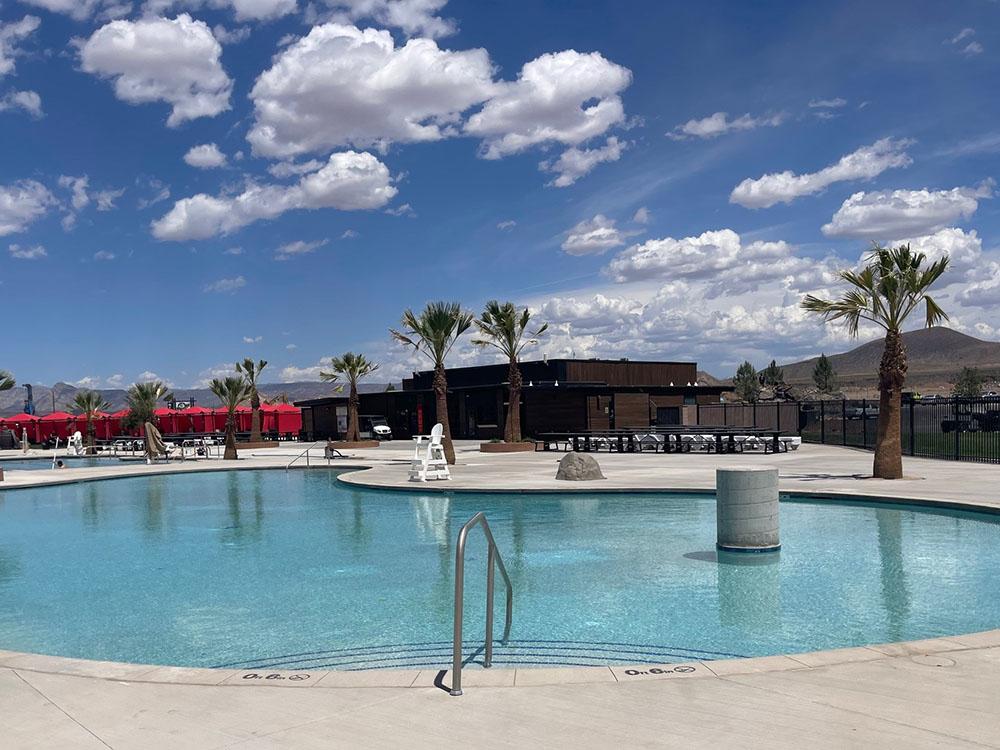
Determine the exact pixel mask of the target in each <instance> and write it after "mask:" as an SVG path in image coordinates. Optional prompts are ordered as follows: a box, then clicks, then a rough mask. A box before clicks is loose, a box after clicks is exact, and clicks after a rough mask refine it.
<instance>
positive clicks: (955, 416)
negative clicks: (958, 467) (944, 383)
mask: <svg viewBox="0 0 1000 750" xmlns="http://www.w3.org/2000/svg"><path fill="white" fill-rule="evenodd" d="M951 413H952V415H953V419H954V420H955V460H956V461H957V460H958V457H959V454H960V452H961V449H960V440H959V431H958V399H957V398H953V399H952V400H951Z"/></svg>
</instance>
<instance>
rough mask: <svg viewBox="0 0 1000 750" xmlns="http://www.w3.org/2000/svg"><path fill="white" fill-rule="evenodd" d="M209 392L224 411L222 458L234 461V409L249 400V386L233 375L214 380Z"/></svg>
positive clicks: (244, 379) (235, 456)
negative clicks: (223, 450) (224, 435)
mask: <svg viewBox="0 0 1000 750" xmlns="http://www.w3.org/2000/svg"><path fill="white" fill-rule="evenodd" d="M208 387H209V390H211V391H212V393H213V394H215V397H216V398H217V399H219V401H220V402H221V403H222V407H223V408H224V409H225V410H226V451H225V453H224V454H223V456H222V458H223V459H224V460H226V461H235V460H236V459H237V458H238V456H237V455H236V407H237V406H242V405H243V404H245V403H246V402H247V400H248V399H249V398H250V384H249V383H247V381H246V378H242V377H237V376H234V375H231V376H229V377H228V378H222V379H219V378H215V379H214V380H213V381H212V382H211V383H209V385H208Z"/></svg>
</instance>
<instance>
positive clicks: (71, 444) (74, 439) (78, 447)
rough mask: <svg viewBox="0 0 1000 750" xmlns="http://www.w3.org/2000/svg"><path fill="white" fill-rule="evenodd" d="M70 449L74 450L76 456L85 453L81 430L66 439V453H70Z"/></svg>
mask: <svg viewBox="0 0 1000 750" xmlns="http://www.w3.org/2000/svg"><path fill="white" fill-rule="evenodd" d="M70 451H73V455H74V456H82V455H83V434H82V433H81V432H80V431H79V430H77V431H76V432H74V433H73V434H72V435H71V436H70V438H69V440H67V441H66V453H67V454H69V452H70Z"/></svg>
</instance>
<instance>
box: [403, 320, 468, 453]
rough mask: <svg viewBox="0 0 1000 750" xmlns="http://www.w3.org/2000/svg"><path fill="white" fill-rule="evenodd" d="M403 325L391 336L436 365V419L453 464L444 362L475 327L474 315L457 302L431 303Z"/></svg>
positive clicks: (434, 385) (404, 321) (453, 449)
mask: <svg viewBox="0 0 1000 750" xmlns="http://www.w3.org/2000/svg"><path fill="white" fill-rule="evenodd" d="M402 323H403V324H402V328H403V330H402V331H397V330H395V329H391V328H390V329H389V333H391V334H392V336H393V338H395V339H396V340H397V341H398V342H399V343H401V344H404V345H405V346H409V347H412V348H413V349H414V350H415V351H418V352H421V353H423V354H424V355H426V356H427V357H428V358H429V359H430V360H431V362H432V363H433V365H434V381H433V387H434V397H435V402H436V410H437V419H438V421H439V422H440V423H441V426H442V427H443V428H444V440H443V441H442V443H443V445H444V455H445V458H447V459H448V463H449V464H453V463H455V446H454V445H453V444H452V441H451V425H450V424H449V420H448V378H447V377H446V376H445V370H444V361H445V359H446V358H447V357H448V353H449V352H450V351H451V349H452V347H453V346H455V342H456V341H458V339H459V338H460V337H461V335H462V334H463V333H465V332H466V331H468V330H469V328H470V327H471V326H472V313H468V312H465V311H464V310H462V306H461V305H460V304H458V303H457V302H428V303H427V306H426V307H425V308H424V309H423V310H422V311H421V312H420V314H419V315H417V314H415V313H414V312H413V310H407V311H406V312H404V313H403V321H402Z"/></svg>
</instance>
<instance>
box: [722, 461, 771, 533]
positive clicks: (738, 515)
mask: <svg viewBox="0 0 1000 750" xmlns="http://www.w3.org/2000/svg"><path fill="white" fill-rule="evenodd" d="M715 495H716V545H717V546H718V548H719V549H722V550H729V551H732V552H772V551H774V550H777V549H780V548H781V542H780V540H779V537H778V470H777V469H776V468H775V467H773V466H733V467H729V468H725V469H716V471H715Z"/></svg>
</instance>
